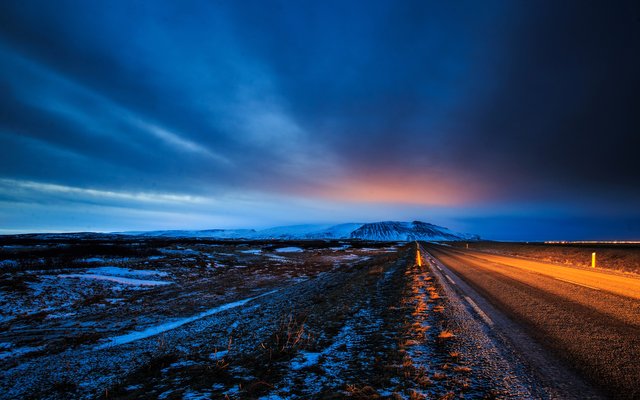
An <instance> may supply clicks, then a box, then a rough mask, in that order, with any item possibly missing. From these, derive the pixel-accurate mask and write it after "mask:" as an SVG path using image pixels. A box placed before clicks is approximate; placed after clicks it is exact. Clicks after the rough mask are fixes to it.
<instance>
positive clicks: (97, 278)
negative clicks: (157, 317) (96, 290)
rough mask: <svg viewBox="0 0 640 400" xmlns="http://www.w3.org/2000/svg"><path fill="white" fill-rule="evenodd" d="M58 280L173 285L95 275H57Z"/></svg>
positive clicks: (163, 282)
mask: <svg viewBox="0 0 640 400" xmlns="http://www.w3.org/2000/svg"><path fill="white" fill-rule="evenodd" d="M58 278H81V279H95V280H98V281H109V282H115V283H121V284H123V285H131V286H163V285H171V284H172V283H173V282H169V281H149V280H144V279H131V278H124V277H121V276H109V275H96V274H63V275H58Z"/></svg>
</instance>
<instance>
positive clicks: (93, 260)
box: [82, 257, 105, 263]
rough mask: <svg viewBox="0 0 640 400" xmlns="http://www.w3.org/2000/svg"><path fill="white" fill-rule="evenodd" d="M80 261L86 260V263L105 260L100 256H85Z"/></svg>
mask: <svg viewBox="0 0 640 400" xmlns="http://www.w3.org/2000/svg"><path fill="white" fill-rule="evenodd" d="M82 261H84V262H86V263H100V262H105V260H104V258H100V257H90V258H85V259H83V260H82Z"/></svg>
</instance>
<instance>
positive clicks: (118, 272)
mask: <svg viewBox="0 0 640 400" xmlns="http://www.w3.org/2000/svg"><path fill="white" fill-rule="evenodd" d="M87 272H88V273H91V274H98V275H114V276H154V275H157V276H167V275H169V273H168V272H165V271H156V270H151V269H129V268H120V267H111V266H107V267H98V268H91V269H88V270H87Z"/></svg>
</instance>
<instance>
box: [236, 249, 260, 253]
mask: <svg viewBox="0 0 640 400" xmlns="http://www.w3.org/2000/svg"><path fill="white" fill-rule="evenodd" d="M240 253H244V254H260V253H262V250H261V249H250V250H242V251H240Z"/></svg>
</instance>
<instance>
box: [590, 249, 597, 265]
mask: <svg viewBox="0 0 640 400" xmlns="http://www.w3.org/2000/svg"><path fill="white" fill-rule="evenodd" d="M595 267H596V252H595V251H594V252H593V253H591V268H595Z"/></svg>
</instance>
